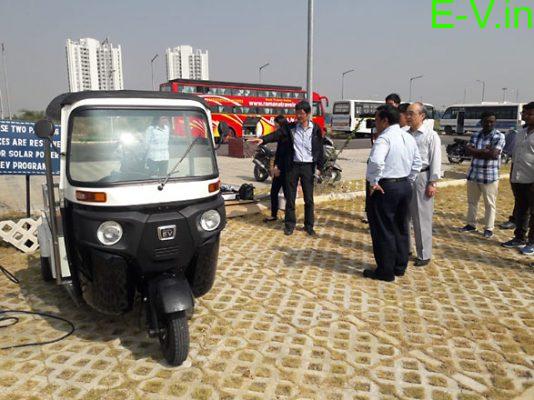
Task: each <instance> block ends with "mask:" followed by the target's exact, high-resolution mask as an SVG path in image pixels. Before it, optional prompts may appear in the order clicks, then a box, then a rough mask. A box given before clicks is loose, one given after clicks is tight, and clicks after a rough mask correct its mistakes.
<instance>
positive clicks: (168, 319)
mask: <svg viewBox="0 0 534 400" xmlns="http://www.w3.org/2000/svg"><path fill="white" fill-rule="evenodd" d="M160 324H161V325H160V330H159V332H160V333H159V343H160V346H161V351H162V353H163V357H165V360H167V362H168V363H169V364H171V365H174V366H178V365H181V364H182V363H183V362H184V361H185V360H186V358H187V355H188V354H189V326H188V325H187V314H186V313H185V312H179V313H173V314H166V315H163V316H162V318H161V319H160Z"/></svg>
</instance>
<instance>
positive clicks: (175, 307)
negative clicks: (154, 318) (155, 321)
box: [155, 277, 194, 314]
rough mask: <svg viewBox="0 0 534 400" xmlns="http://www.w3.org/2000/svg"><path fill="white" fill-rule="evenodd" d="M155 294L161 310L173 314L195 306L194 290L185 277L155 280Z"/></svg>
mask: <svg viewBox="0 0 534 400" xmlns="http://www.w3.org/2000/svg"><path fill="white" fill-rule="evenodd" d="M155 291H156V293H155V295H156V298H157V304H158V307H159V310H160V312H162V313H164V314H172V313H175V312H180V311H186V310H190V309H192V308H193V304H194V300H193V292H192V291H191V288H190V287H189V283H188V282H187V280H186V279H185V278H176V277H167V278H163V279H158V280H157V282H155Z"/></svg>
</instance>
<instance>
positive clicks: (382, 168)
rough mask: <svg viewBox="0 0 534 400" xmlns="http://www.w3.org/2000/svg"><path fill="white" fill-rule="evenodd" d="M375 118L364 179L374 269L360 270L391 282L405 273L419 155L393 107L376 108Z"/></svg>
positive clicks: (415, 145)
mask: <svg viewBox="0 0 534 400" xmlns="http://www.w3.org/2000/svg"><path fill="white" fill-rule="evenodd" d="M375 121H376V129H377V134H378V138H377V139H376V141H375V143H374V144H373V148H372V149H371V155H370V157H369V163H368V164H367V174H366V178H367V181H368V182H369V185H370V187H371V188H370V195H369V204H368V217H369V226H370V229H371V237H372V240H373V253H374V256H375V261H376V264H377V268H376V269H375V270H374V271H373V270H370V269H368V270H365V271H363V276H364V277H366V278H371V279H378V280H382V281H387V282H391V281H394V280H395V276H402V275H404V272H405V270H406V267H407V265H408V251H409V248H408V247H409V229H408V208H409V204H410V199H411V196H412V182H413V181H414V180H415V178H416V176H417V174H418V173H419V170H420V169H421V157H420V155H419V150H418V148H417V143H416V142H415V139H414V138H413V137H412V135H410V134H409V133H407V132H406V131H404V130H402V129H401V128H400V127H399V124H398V123H399V111H398V110H397V109H396V108H394V107H392V106H390V105H383V106H380V107H378V108H377V111H376V114H375Z"/></svg>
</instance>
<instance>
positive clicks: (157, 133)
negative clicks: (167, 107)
mask: <svg viewBox="0 0 534 400" xmlns="http://www.w3.org/2000/svg"><path fill="white" fill-rule="evenodd" d="M169 126H170V122H169V117H166V116H164V115H162V116H161V117H154V119H153V121H152V125H150V126H149V127H148V128H147V130H146V139H145V140H146V145H147V155H146V158H147V167H148V170H149V173H150V176H157V177H160V178H161V177H163V176H165V175H166V174H167V169H168V167H169V134H170V130H169Z"/></svg>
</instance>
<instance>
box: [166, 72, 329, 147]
mask: <svg viewBox="0 0 534 400" xmlns="http://www.w3.org/2000/svg"><path fill="white" fill-rule="evenodd" d="M160 90H161V91H166V92H178V93H192V94H196V95H197V96H200V97H202V98H204V100H205V101H206V103H207V104H208V105H209V107H210V109H211V115H212V119H213V131H214V132H215V136H216V137H217V136H218V135H219V134H218V132H217V129H216V128H217V126H218V125H219V123H220V122H221V121H225V122H226V123H227V124H228V127H229V128H230V135H231V136H235V137H241V136H243V129H242V127H243V123H244V122H245V120H246V119H247V118H257V119H259V120H260V122H261V128H260V130H261V131H260V132H259V133H260V134H262V135H266V134H269V133H271V132H272V131H273V129H274V118H275V117H276V116H277V115H279V114H282V115H284V116H285V117H286V118H287V119H288V120H289V121H293V120H294V119H295V105H296V104H297V103H298V102H299V101H301V100H302V99H304V98H305V97H306V92H305V91H304V90H302V88H301V87H299V86H281V85H264V84H253V83H236V82H218V81H205V80H196V79H173V80H171V81H169V82H166V83H162V84H161V85H160ZM323 103H324V104H323ZM327 105H328V99H327V98H326V97H325V96H321V95H319V94H318V93H315V92H314V93H313V108H312V112H313V122H314V123H316V124H318V125H319V126H320V127H321V129H322V131H323V133H324V132H325V121H324V115H325V106H327Z"/></svg>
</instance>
